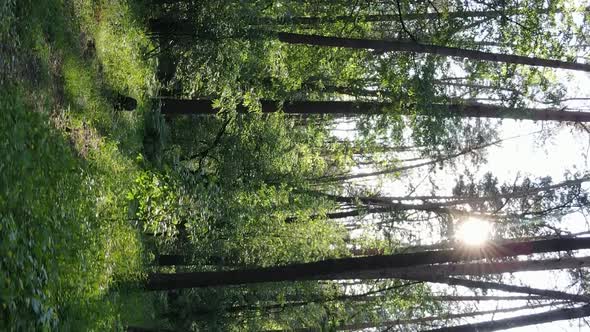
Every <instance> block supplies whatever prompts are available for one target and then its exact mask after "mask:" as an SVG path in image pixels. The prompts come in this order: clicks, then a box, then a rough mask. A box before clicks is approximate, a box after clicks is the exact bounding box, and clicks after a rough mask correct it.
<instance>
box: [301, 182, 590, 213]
mask: <svg viewBox="0 0 590 332" xmlns="http://www.w3.org/2000/svg"><path fill="white" fill-rule="evenodd" d="M588 181H590V177H588V176H584V177H581V178H578V179H573V180H566V181H562V182H559V183H555V184H552V185H548V186H541V187H535V188H528V189H524V190H523V189H522V188H519V189H518V190H514V191H512V192H509V193H505V194H497V195H490V196H480V197H460V196H359V197H355V196H340V195H332V194H326V193H322V192H310V191H308V193H311V194H315V195H319V196H324V197H327V198H330V199H333V200H335V201H336V202H344V203H347V202H352V201H360V202H363V203H365V204H375V205H379V204H383V203H393V202H394V201H442V202H437V203H434V202H431V203H432V204H439V206H451V205H461V204H468V203H475V202H485V201H489V200H495V199H499V198H504V199H512V198H522V197H526V196H531V195H535V194H537V193H540V192H546V191H550V190H554V189H560V188H566V187H573V186H578V185H581V184H582V183H585V182H588Z"/></svg>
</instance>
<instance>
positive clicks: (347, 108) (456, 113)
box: [155, 98, 590, 122]
mask: <svg viewBox="0 0 590 332" xmlns="http://www.w3.org/2000/svg"><path fill="white" fill-rule="evenodd" d="M155 101H156V102H158V101H160V102H161V103H162V107H161V112H162V114H164V115H167V116H175V115H182V114H193V115H211V114H217V112H218V111H219V110H218V109H216V108H214V107H213V105H212V102H211V100H209V99H171V98H162V99H156V100H155ZM279 103H280V102H279V101H274V100H262V101H261V104H262V112H263V113H274V112H278V111H279V110H281V111H282V112H284V113H286V114H307V115H310V114H333V115H337V114H345V115H362V114H380V113H384V111H385V113H386V112H387V110H388V109H395V112H399V113H401V114H402V115H410V114H414V113H412V112H411V111H410V110H409V109H405V108H404V109H398V107H397V106H396V105H394V104H393V103H385V102H383V103H382V102H368V101H367V102H360V101H286V102H284V103H283V105H282V107H279ZM429 107H430V108H431V109H434V110H437V111H439V112H438V113H437V116H440V117H448V118H454V117H473V118H496V119H520V120H533V121H573V122H590V112H573V111H563V110H559V109H556V108H544V109H536V108H508V107H503V106H496V105H489V104H478V103H469V104H448V105H443V104H432V105H430V106H429ZM236 111H237V112H239V113H248V112H249V111H248V108H246V107H244V106H242V105H240V106H238V108H237V109H236Z"/></svg>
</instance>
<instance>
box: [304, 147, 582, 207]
mask: <svg viewBox="0 0 590 332" xmlns="http://www.w3.org/2000/svg"><path fill="white" fill-rule="evenodd" d="M493 144H494V143H490V144H489V145H493ZM486 146H488V145H486ZM484 147H485V146H484ZM363 174H365V175H366V176H373V174H374V172H372V173H363ZM368 174H370V175H368ZM380 174H381V173H380ZM380 174H377V175H380ZM355 175H357V174H353V175H351V176H355ZM588 181H590V177H587V176H585V177H581V178H578V179H574V180H566V181H562V182H559V183H556V184H552V185H548V186H541V187H536V188H528V189H522V188H518V189H517V190H514V191H512V192H510V193H505V194H497V195H492V196H481V197H460V196H398V197H393V196H374V197H369V196H359V197H355V196H340V195H332V194H326V193H322V192H308V193H311V194H315V195H319V196H324V197H327V198H330V199H332V200H334V201H336V202H341V203H350V202H356V201H360V202H363V203H365V204H374V205H379V204H390V203H394V204H395V201H418V200H420V201H436V202H428V203H430V204H436V205H438V206H453V205H461V204H469V203H476V202H485V201H490V200H495V199H502V198H503V199H513V198H522V197H527V196H531V195H535V194H538V193H540V192H546V191H550V190H554V189H560V188H566V187H573V186H579V185H581V184H582V183H585V182H588Z"/></svg>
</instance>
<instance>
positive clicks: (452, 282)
mask: <svg viewBox="0 0 590 332" xmlns="http://www.w3.org/2000/svg"><path fill="white" fill-rule="evenodd" d="M418 280H419V281H426V282H432V283H438V284H446V285H449V286H463V287H467V288H479V289H483V290H488V289H494V290H498V291H502V292H508V293H520V294H529V295H537V296H541V297H546V298H552V299H557V300H566V301H572V302H586V303H590V296H585V295H577V294H569V293H566V292H561V291H555V290H549V289H539V288H533V287H526V286H514V285H507V284H502V283H498V282H491V281H481V280H467V279H461V278H433V277H428V278H420V279H418Z"/></svg>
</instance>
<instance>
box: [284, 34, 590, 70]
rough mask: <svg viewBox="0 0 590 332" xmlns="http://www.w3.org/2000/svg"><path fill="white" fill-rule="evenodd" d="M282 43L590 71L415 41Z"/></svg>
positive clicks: (291, 38)
mask: <svg viewBox="0 0 590 332" xmlns="http://www.w3.org/2000/svg"><path fill="white" fill-rule="evenodd" d="M278 38H279V40H280V41H282V42H284V43H288V44H304V45H314V46H323V47H345V48H355V49H372V50H382V51H388V52H412V53H426V54H436V55H442V56H452V57H459V58H467V59H470V60H477V61H491V62H502V63H509V64H521V65H529V66H537V67H549V68H561V69H571V70H579V71H590V65H589V64H583V63H575V62H567V61H560V60H550V59H541V58H533V57H527V56H520V55H512V54H500V53H492V52H483V51H476V50H467V49H462V48H457V47H446V46H438V45H429V44H420V43H418V42H414V41H406V40H404V41H401V40H398V41H389V40H372V39H356V38H340V37H328V36H320V35H305V34H297V33H289V32H279V33H278Z"/></svg>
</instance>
